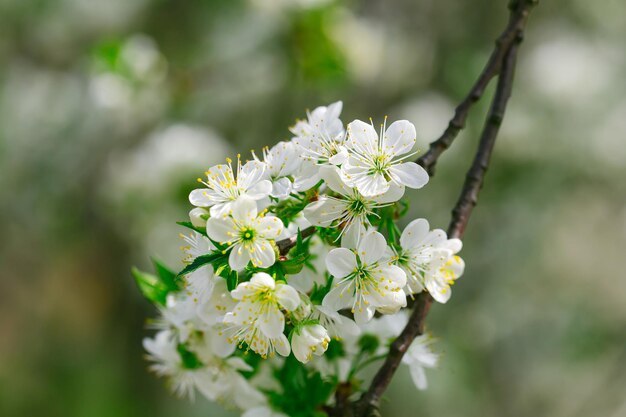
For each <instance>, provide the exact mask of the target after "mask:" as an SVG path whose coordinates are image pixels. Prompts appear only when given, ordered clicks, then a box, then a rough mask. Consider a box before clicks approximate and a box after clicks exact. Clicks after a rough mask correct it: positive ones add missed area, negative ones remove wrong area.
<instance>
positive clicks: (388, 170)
mask: <svg viewBox="0 0 626 417" xmlns="http://www.w3.org/2000/svg"><path fill="white" fill-rule="evenodd" d="M415 140H416V133H415V126H413V124H412V123H410V122H408V121H406V120H399V121H397V122H393V123H392V124H391V126H389V128H385V126H384V125H382V126H381V134H380V137H379V136H378V135H377V134H376V129H374V126H373V125H369V124H367V123H365V122H362V121H361V120H355V121H353V122H352V123H350V124H349V125H348V139H347V141H346V146H348V149H349V152H350V156H349V158H348V159H347V161H345V163H344V164H343V165H342V166H341V171H342V174H343V179H344V181H345V182H346V183H347V184H350V185H352V186H354V187H356V188H357V189H358V190H359V192H360V193H361V194H363V195H364V196H367V197H372V196H376V195H380V194H383V193H385V192H386V191H387V190H388V189H389V187H390V186H391V184H395V185H397V186H400V187H404V186H407V187H409V188H422V187H423V186H424V185H426V183H427V182H428V173H427V172H426V170H424V168H422V167H421V166H419V165H418V164H416V163H415V162H403V161H405V160H406V159H408V158H410V157H411V156H413V155H414V154H415V153H409V152H410V151H411V149H412V148H413V145H414V144H415ZM405 154H406V155H405ZM401 155H404V156H402V157H400V156H401Z"/></svg>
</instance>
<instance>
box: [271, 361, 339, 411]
mask: <svg viewBox="0 0 626 417" xmlns="http://www.w3.org/2000/svg"><path fill="white" fill-rule="evenodd" d="M275 376H276V379H277V380H278V381H280V382H281V384H282V388H283V389H282V392H281V393H278V392H272V391H270V392H268V398H269V399H270V402H271V403H272V405H274V406H275V407H276V408H278V409H280V410H282V411H283V412H284V413H285V414H287V415H289V416H291V417H312V416H318V415H319V416H322V415H325V414H324V413H323V411H322V410H321V408H322V406H323V405H324V404H326V402H327V401H328V398H329V397H330V395H331V393H332V392H333V391H334V389H335V387H336V385H337V384H336V381H330V380H324V379H323V378H322V376H321V375H320V373H319V372H315V371H311V370H309V369H307V368H306V367H305V366H304V365H303V364H301V363H300V362H298V361H297V360H296V358H295V357H294V356H293V355H291V356H289V357H287V358H286V360H285V362H284V364H283V367H282V368H281V369H280V370H277V371H276V372H275Z"/></svg>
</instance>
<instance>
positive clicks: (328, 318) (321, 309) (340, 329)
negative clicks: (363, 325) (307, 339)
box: [311, 305, 361, 339]
mask: <svg viewBox="0 0 626 417" xmlns="http://www.w3.org/2000/svg"><path fill="white" fill-rule="evenodd" d="M311 319H314V320H317V321H319V322H320V324H321V325H322V326H324V328H326V329H328V334H329V335H330V336H331V337H333V338H335V339H343V338H345V337H350V336H358V335H359V334H360V333H361V329H360V328H359V326H357V324H356V323H355V322H354V320H352V319H350V318H348V317H346V316H342V315H341V314H339V313H338V312H336V311H335V310H333V309H331V308H329V307H327V306H323V305H314V306H313V309H312V311H311Z"/></svg>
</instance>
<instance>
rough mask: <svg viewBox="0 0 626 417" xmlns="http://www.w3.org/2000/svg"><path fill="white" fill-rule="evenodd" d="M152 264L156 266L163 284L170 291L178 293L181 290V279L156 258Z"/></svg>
mask: <svg viewBox="0 0 626 417" xmlns="http://www.w3.org/2000/svg"><path fill="white" fill-rule="evenodd" d="M152 264H153V265H154V269H155V271H156V273H157V275H158V276H159V278H160V279H161V282H162V283H163V284H164V285H165V286H166V287H167V289H168V290H169V291H178V290H179V289H180V287H179V286H178V283H179V282H180V278H179V277H178V276H177V275H176V274H175V273H174V272H173V271H172V270H170V269H169V268H168V267H166V266H165V265H163V264H162V263H161V262H160V261H158V260H156V259H154V258H152Z"/></svg>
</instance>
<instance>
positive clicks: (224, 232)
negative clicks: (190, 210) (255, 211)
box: [206, 217, 235, 243]
mask: <svg viewBox="0 0 626 417" xmlns="http://www.w3.org/2000/svg"><path fill="white" fill-rule="evenodd" d="M234 233H235V225H234V224H233V221H232V219H230V218H228V217H227V218H223V217H210V218H209V220H207V222H206V234H207V235H208V236H209V237H210V238H211V239H213V240H214V241H216V242H220V243H226V242H230V241H231V240H234V239H235V235H234Z"/></svg>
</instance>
